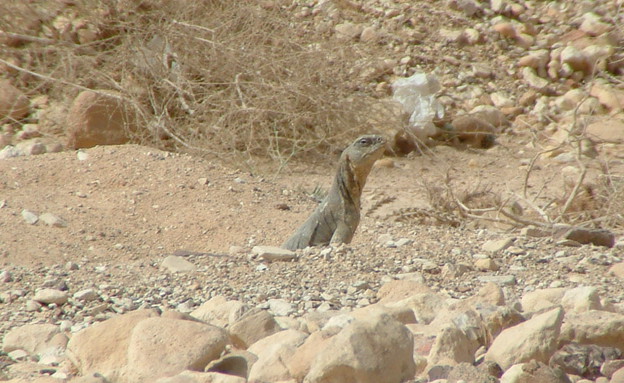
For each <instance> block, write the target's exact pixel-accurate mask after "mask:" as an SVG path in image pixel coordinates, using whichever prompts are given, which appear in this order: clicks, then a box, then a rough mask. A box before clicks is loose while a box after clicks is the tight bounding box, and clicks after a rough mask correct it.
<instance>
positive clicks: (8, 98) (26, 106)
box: [0, 80, 30, 121]
mask: <svg viewBox="0 0 624 383" xmlns="http://www.w3.org/2000/svg"><path fill="white" fill-rule="evenodd" d="M28 113H30V101H28V98H26V96H25V95H24V93H22V91H20V90H19V89H17V88H16V87H14V86H13V85H11V82H10V81H9V80H0V121H3V120H4V119H7V118H8V119H15V120H20V119H22V118H24V117H26V116H27V115H28Z"/></svg>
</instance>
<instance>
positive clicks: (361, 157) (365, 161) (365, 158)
mask: <svg viewBox="0 0 624 383" xmlns="http://www.w3.org/2000/svg"><path fill="white" fill-rule="evenodd" d="M385 147H386V139H385V138H383V137H382V136H378V135H372V134H370V135H365V136H360V137H358V139H357V140H355V141H354V142H353V143H352V144H351V145H349V147H347V148H346V149H345V150H344V152H342V157H343V158H344V160H345V161H347V162H348V163H349V164H350V166H351V169H352V171H353V173H354V175H355V176H356V177H357V179H358V181H359V182H360V183H361V184H362V185H363V184H364V182H366V177H367V176H368V173H369V172H370V170H371V168H372V167H373V164H374V163H375V161H377V160H378V159H379V158H381V156H382V154H383V152H384V150H385Z"/></svg>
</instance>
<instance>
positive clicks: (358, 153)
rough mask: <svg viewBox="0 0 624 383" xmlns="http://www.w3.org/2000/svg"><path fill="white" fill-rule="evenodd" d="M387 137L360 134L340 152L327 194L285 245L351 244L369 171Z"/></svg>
mask: <svg viewBox="0 0 624 383" xmlns="http://www.w3.org/2000/svg"><path fill="white" fill-rule="evenodd" d="M385 143H386V140H385V139H384V138H383V137H381V136H377V135H366V136H361V137H359V138H358V139H357V140H355V141H354V142H353V143H352V144H351V145H349V146H348V147H347V148H346V149H345V150H344V151H343V152H342V154H341V155H340V160H339V163H338V169H337V171H336V176H335V177H334V181H333V183H332V186H331V188H330V189H329V193H328V194H327V197H325V199H324V200H323V201H322V202H321V203H320V205H319V206H318V207H317V208H316V209H315V210H314V212H313V213H312V215H310V217H309V218H308V219H307V220H306V221H305V222H304V223H303V225H301V227H299V229H298V230H297V231H296V232H295V233H294V234H293V235H292V236H291V237H290V238H289V239H288V240H287V241H286V242H284V244H283V245H282V247H283V248H285V249H289V250H295V249H303V248H305V247H307V246H318V245H327V244H329V243H349V242H351V239H353V235H354V233H355V230H356V229H357V226H358V224H359V223H360V197H361V195H362V189H364V184H365V183H366V178H367V177H368V173H370V170H371V168H372V167H373V164H374V163H375V161H376V160H377V159H379V158H380V157H381V155H382V154H383V152H384V148H385Z"/></svg>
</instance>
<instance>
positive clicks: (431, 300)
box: [393, 293, 448, 324]
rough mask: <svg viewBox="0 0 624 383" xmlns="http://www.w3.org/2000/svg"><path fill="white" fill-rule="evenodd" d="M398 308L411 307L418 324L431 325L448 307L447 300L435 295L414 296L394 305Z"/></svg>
mask: <svg viewBox="0 0 624 383" xmlns="http://www.w3.org/2000/svg"><path fill="white" fill-rule="evenodd" d="M393 305H394V306H396V307H400V306H403V307H409V308H410V309H412V311H413V312H414V317H415V319H416V322H417V323H423V324H429V323H431V321H433V320H434V319H435V317H436V315H438V313H439V312H440V311H442V310H444V309H446V308H447V307H448V304H447V303H446V298H445V297H443V296H441V295H439V294H434V293H424V294H414V295H412V296H411V297H409V298H407V299H403V300H401V301H399V302H396V303H394V304H393Z"/></svg>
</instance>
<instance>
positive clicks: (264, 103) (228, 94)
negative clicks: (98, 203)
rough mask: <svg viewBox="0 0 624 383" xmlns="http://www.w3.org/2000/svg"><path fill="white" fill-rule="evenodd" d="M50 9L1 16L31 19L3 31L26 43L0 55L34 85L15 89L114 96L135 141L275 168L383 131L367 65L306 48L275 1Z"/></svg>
mask: <svg viewBox="0 0 624 383" xmlns="http://www.w3.org/2000/svg"><path fill="white" fill-rule="evenodd" d="M47 3H49V2H41V3H37V2H34V3H30V5H27V6H24V5H22V6H19V7H7V6H6V5H5V6H4V7H3V8H5V9H2V10H0V11H3V12H5V15H8V16H7V18H6V20H4V21H7V20H12V19H15V20H18V19H23V18H28V19H33V20H38V22H37V23H35V24H34V25H31V26H28V27H22V24H21V23H18V22H15V23H12V24H11V23H10V22H9V23H6V27H5V30H12V31H14V33H16V34H19V35H22V36H26V38H25V39H24V38H22V39H21V40H20V39H19V38H17V39H16V40H17V42H15V43H13V44H5V45H4V46H2V48H0V49H2V50H4V51H5V52H1V53H7V54H8V55H9V56H12V57H15V58H16V60H17V61H18V63H19V64H20V65H21V66H22V67H24V68H26V69H28V70H30V71H32V72H35V74H41V75H43V76H33V75H32V74H28V73H24V72H20V73H19V74H18V75H17V76H16V77H18V78H17V79H16V80H17V81H21V83H22V85H24V86H28V87H30V89H31V91H32V92H33V93H41V92H42V91H45V92H47V93H48V94H50V95H51V96H52V97H57V98H65V99H66V101H67V102H70V101H71V98H73V97H74V96H75V95H76V94H77V92H78V91H80V90H82V89H84V88H89V89H103V90H113V91H115V92H118V93H119V94H121V97H122V98H123V99H124V100H126V101H127V102H128V103H129V104H130V105H132V106H134V108H135V109H136V110H137V112H138V113H139V114H140V115H141V121H140V126H142V127H143V128H142V129H140V130H139V131H137V132H133V140H134V141H135V142H140V143H143V144H149V145H153V146H158V147H161V148H167V149H171V150H179V149H184V150H189V149H191V150H196V151H200V152H207V153H212V154H216V155H219V156H221V157H222V158H229V159H238V160H243V161H246V162H249V160H251V159H252V158H253V157H254V156H264V157H266V156H268V157H270V158H272V159H274V160H277V161H279V162H280V163H283V162H284V161H287V160H288V159H289V158H292V157H293V156H296V155H298V154H302V153H310V152H314V151H316V152H319V151H322V152H328V151H329V150H331V149H335V148H336V147H339V146H340V145H343V144H344V143H345V142H346V141H349V140H351V139H352V138H353V136H355V135H357V134H359V133H360V132H363V131H370V130H371V127H372V126H373V125H375V124H376V123H377V122H380V121H383V122H384V123H386V124H388V120H389V119H388V116H387V115H384V112H383V110H382V109H383V108H382V109H379V108H377V110H376V112H375V113H374V114H375V115H374V116H371V113H370V111H371V110H372V105H373V104H375V103H376V100H375V99H374V97H372V96H371V95H369V94H368V93H367V92H366V91H362V89H360V87H359V86H358V83H357V79H358V72H357V70H355V68H362V67H363V66H364V67H365V64H364V65H363V63H365V62H366V60H365V59H364V57H361V55H360V54H359V53H358V52H357V51H356V50H355V48H353V47H351V46H350V44H348V43H346V44H345V43H344V42H343V43H341V44H332V43H331V40H322V39H316V40H313V38H312V37H311V36H314V35H315V34H314V33H307V32H306V30H305V29H304V28H303V27H302V26H303V25H304V24H303V23H298V24H297V25H296V27H295V28H293V25H292V22H291V20H290V17H292V16H291V15H290V13H289V12H288V11H287V10H285V9H282V8H281V7H280V6H279V2H276V3H277V5H272V6H270V7H262V6H260V5H259V4H258V2H256V1H230V0H204V1H157V0H151V1H143V2H133V1H124V0H102V1H96V0H77V1H75V2H64V3H63V2H58V3H54V4H47ZM67 4H70V6H68V5H67ZM0 7H2V6H0ZM17 14H18V15H19V16H20V17H17V16H18V15H17ZM28 36H32V37H41V36H45V37H43V39H44V41H37V39H36V38H34V39H29V38H28ZM375 117H378V120H377V121H375Z"/></svg>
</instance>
